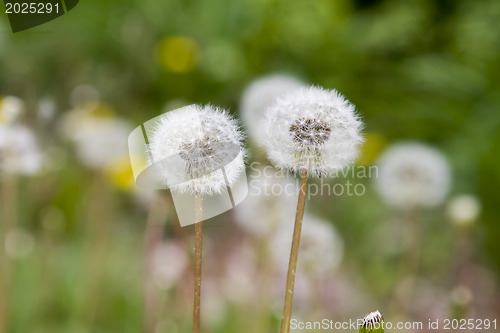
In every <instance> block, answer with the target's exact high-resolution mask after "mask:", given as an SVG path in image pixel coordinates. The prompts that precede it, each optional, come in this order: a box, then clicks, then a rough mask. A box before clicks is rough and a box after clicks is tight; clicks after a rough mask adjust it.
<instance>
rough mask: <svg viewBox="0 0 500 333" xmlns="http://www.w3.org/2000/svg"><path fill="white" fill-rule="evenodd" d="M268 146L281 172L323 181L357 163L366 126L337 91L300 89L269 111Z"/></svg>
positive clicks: (266, 137) (265, 144)
mask: <svg viewBox="0 0 500 333" xmlns="http://www.w3.org/2000/svg"><path fill="white" fill-rule="evenodd" d="M262 126H263V129H264V132H265V134H264V137H263V139H262V144H263V146H264V147H265V149H266V151H267V154H268V157H269V159H270V160H271V162H273V164H274V165H275V166H276V167H278V168H281V169H286V170H292V171H295V172H297V171H302V170H305V171H307V172H308V173H309V174H311V175H313V176H321V175H324V174H326V173H327V172H331V171H339V170H341V169H343V168H344V167H346V166H348V165H349V164H351V163H352V162H354V160H355V159H356V157H357V155H358V151H359V146H360V144H361V143H362V142H363V137H362V135H361V129H362V127H363V124H362V122H361V120H360V119H359V117H358V116H357V114H356V112H355V107H354V105H352V104H351V103H350V102H349V101H348V100H346V99H345V98H344V96H342V95H341V94H340V93H338V92H337V91H336V90H326V89H323V88H320V87H314V86H313V87H308V88H300V89H298V90H295V91H293V92H290V93H288V94H286V95H283V96H282V97H279V98H278V100H277V101H276V102H275V103H274V104H273V105H271V106H270V107H268V108H267V110H266V113H265V120H264V122H263V124H262Z"/></svg>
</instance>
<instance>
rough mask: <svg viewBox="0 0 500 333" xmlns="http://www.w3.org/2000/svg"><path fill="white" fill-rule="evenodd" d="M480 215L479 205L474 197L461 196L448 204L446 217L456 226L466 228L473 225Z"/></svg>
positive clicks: (468, 195)
mask: <svg viewBox="0 0 500 333" xmlns="http://www.w3.org/2000/svg"><path fill="white" fill-rule="evenodd" d="M480 213H481V203H480V202H479V200H478V198H477V197H476V196H473V195H470V194H461V195H457V196H455V197H454V198H452V199H451V200H450V202H448V206H447V214H448V217H449V218H450V220H451V221H452V222H453V223H454V224H455V225H457V226H466V225H469V224H471V223H473V222H474V221H475V220H476V219H477V218H478V217H479V214H480Z"/></svg>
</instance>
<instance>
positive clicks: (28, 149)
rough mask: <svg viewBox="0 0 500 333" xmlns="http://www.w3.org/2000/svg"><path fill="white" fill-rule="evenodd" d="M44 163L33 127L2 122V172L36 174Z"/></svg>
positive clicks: (0, 161)
mask: <svg viewBox="0 0 500 333" xmlns="http://www.w3.org/2000/svg"><path fill="white" fill-rule="evenodd" d="M42 164H43V155H42V152H41V151H40V149H39V147H38V144H37V139H36V137H35V135H34V133H33V131H32V130H31V129H29V128H28V127H26V126H23V125H18V124H11V125H5V124H0V172H2V171H3V172H7V173H12V174H23V175H34V174H36V173H37V172H39V171H40V170H41V168H42Z"/></svg>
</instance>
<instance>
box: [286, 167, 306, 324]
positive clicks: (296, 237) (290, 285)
mask: <svg viewBox="0 0 500 333" xmlns="http://www.w3.org/2000/svg"><path fill="white" fill-rule="evenodd" d="M306 194H307V171H305V170H303V171H302V173H301V175H300V191H299V200H298V202H297V212H296V214H295V227H294V229H293V239H292V249H291V251H290V262H289V263H288V274H287V278H286V289H285V304H284V306H283V317H282V321H281V333H288V332H290V319H291V318H292V303H293V290H294V286H295V272H296V271H297V259H298V256H299V246H300V233H301V231H302V220H303V218H304V208H305V205H306Z"/></svg>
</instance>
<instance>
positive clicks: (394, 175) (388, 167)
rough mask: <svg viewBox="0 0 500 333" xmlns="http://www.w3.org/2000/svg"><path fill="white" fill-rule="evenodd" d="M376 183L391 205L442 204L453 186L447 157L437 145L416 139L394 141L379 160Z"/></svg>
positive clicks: (404, 206)
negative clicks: (430, 145)
mask: <svg viewBox="0 0 500 333" xmlns="http://www.w3.org/2000/svg"><path fill="white" fill-rule="evenodd" d="M377 167H378V177H377V178H375V185H376V188H377V190H378V192H379V193H380V195H381V196H382V198H383V199H384V200H385V201H386V203H387V204H388V205H391V206H394V207H397V208H412V207H415V206H421V207H433V206H437V205H439V204H441V203H442V202H443V201H444V199H445V198H446V196H447V194H448V192H449V188H450V170H449V166H448V162H447V161H446V158H445V157H444V156H443V154H441V153H440V152H439V151H437V150H436V149H434V148H432V147H429V146H427V145H424V144H420V143H416V142H407V143H399V144H396V145H393V146H392V147H390V148H389V149H387V151H386V152H385V153H383V155H382V157H381V158H380V159H379V161H378V163H377Z"/></svg>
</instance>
